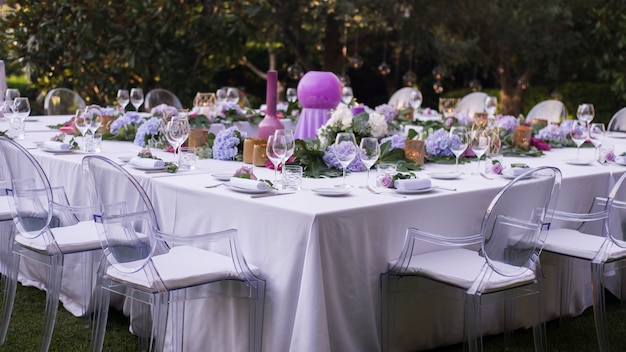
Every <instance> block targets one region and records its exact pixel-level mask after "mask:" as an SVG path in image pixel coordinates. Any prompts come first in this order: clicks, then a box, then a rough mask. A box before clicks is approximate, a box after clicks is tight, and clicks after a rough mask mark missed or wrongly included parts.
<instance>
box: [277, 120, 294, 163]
mask: <svg viewBox="0 0 626 352" xmlns="http://www.w3.org/2000/svg"><path fill="white" fill-rule="evenodd" d="M274 140H275V141H276V142H275V144H274V149H275V152H276V154H277V155H282V161H281V162H282V164H283V168H282V169H283V170H284V169H285V164H287V160H289V158H290V157H291V156H292V155H293V153H294V151H295V148H296V141H295V139H294V138H293V131H292V130H285V129H280V130H276V131H275V132H274ZM276 148H280V150H276Z"/></svg>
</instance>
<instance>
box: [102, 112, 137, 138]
mask: <svg viewBox="0 0 626 352" xmlns="http://www.w3.org/2000/svg"><path fill="white" fill-rule="evenodd" d="M142 122H144V119H142V118H141V115H139V113H138V112H135V111H132V112H127V113H125V114H124V115H122V116H120V117H118V118H117V119H115V121H113V122H111V126H110V127H109V129H110V131H111V134H113V135H117V133H118V132H119V130H120V129H121V128H124V127H126V126H128V125H131V126H136V125H139V124H140V123H142Z"/></svg>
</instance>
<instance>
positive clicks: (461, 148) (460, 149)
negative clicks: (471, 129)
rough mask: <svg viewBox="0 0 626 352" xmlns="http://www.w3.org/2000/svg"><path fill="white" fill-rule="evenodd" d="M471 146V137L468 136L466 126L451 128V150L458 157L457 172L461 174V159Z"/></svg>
mask: <svg viewBox="0 0 626 352" xmlns="http://www.w3.org/2000/svg"><path fill="white" fill-rule="evenodd" d="M468 144H469V136H468V134H467V127H465V126H452V127H451V128H450V146H449V147H450V150H451V151H452V153H453V154H454V155H455V156H456V163H455V165H456V172H457V173H458V172H459V158H460V157H461V155H462V154H463V153H464V152H465V150H466V149H467V145H468Z"/></svg>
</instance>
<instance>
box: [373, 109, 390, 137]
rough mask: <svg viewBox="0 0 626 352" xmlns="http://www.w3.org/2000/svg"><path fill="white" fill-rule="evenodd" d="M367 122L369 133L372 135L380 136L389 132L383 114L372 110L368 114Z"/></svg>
mask: <svg viewBox="0 0 626 352" xmlns="http://www.w3.org/2000/svg"><path fill="white" fill-rule="evenodd" d="M368 123H369V125H370V133H371V135H372V137H375V138H381V137H384V136H386V135H387V134H389V131H388V130H387V120H385V115H383V114H379V113H377V112H372V113H370V115H369V119H368Z"/></svg>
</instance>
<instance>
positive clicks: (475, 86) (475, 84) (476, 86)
mask: <svg viewBox="0 0 626 352" xmlns="http://www.w3.org/2000/svg"><path fill="white" fill-rule="evenodd" d="M469 87H470V88H471V89H472V92H479V91H481V90H482V89H483V85H482V83H480V81H479V80H477V79H476V78H474V79H473V80H471V81H470V82H469Z"/></svg>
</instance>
